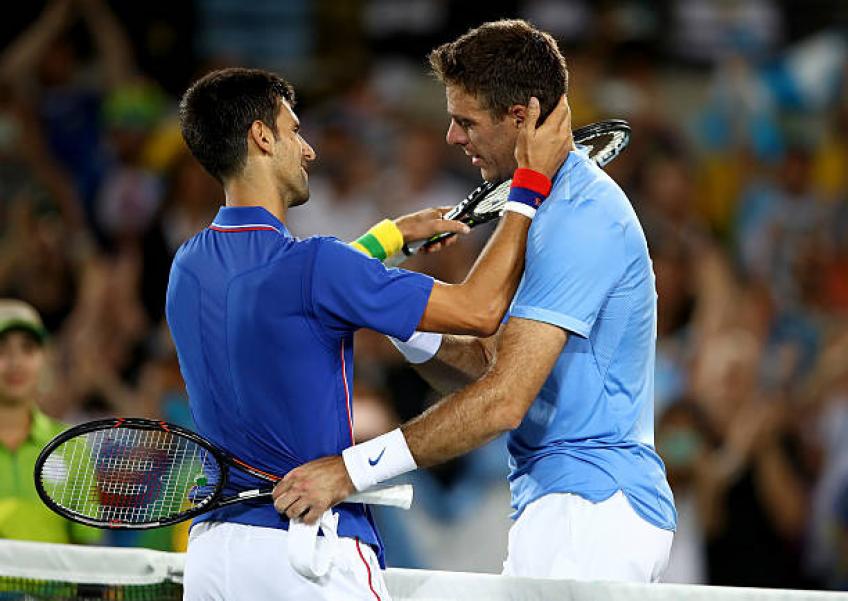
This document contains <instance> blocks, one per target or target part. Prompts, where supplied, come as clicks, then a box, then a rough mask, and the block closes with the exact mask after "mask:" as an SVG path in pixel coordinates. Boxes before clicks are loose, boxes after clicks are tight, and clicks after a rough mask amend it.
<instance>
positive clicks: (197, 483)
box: [35, 418, 412, 529]
mask: <svg viewBox="0 0 848 601" xmlns="http://www.w3.org/2000/svg"><path fill="white" fill-rule="evenodd" d="M233 468H235V469H238V470H241V471H242V472H245V473H248V474H250V475H252V476H255V477H257V478H260V479H262V480H265V481H267V482H269V483H271V484H269V486H267V487H264V488H257V489H253V490H246V491H243V492H240V493H238V494H237V495H234V496H230V497H224V487H225V486H226V484H227V475H228V473H229V471H230V469H233ZM279 480H280V476H276V475H274V474H270V473H268V472H266V471H263V470H260V469H257V468H255V467H252V466H250V465H247V464H246V463H244V462H242V461H239V460H238V459H236V458H235V457H233V456H231V455H230V454H228V453H227V452H226V451H224V450H222V449H221V448H219V447H217V446H215V445H213V444H212V443H210V442H209V441H207V440H206V439H204V438H203V437H202V436H200V435H199V434H196V433H194V432H192V431H191V430H187V429H185V428H181V427H179V426H175V425H173V424H169V423H167V422H162V421H153V420H148V419H140V418H114V419H103V420H98V421H93V422H89V423H85V424H81V425H79V426H76V427H73V428H71V429H69V430H66V431H64V432H62V433H61V434H59V435H58V436H57V437H56V438H54V439H53V440H51V441H50V442H49V443H48V444H47V446H46V447H44V449H43V450H42V451H41V454H40V455H39V456H38V459H37V461H36V462H35V489H36V490H37V491H38V495H39V496H40V497H41V500H42V501H44V504H45V505H47V506H48V507H49V508H50V509H52V510H53V511H55V512H56V513H58V514H59V515H62V516H64V517H66V518H68V519H71V520H74V521H76V522H80V523H82V524H86V525H88V526H95V527H97V528H116V529H145V528H158V527H160V526H168V525H170V524H175V523H177V522H181V521H183V520H187V519H190V518H192V517H194V516H196V515H199V514H201V513H205V512H207V511H210V510H212V509H215V508H217V507H223V506H225V505H231V504H232V503H240V502H242V501H247V500H249V499H267V500H268V502H270V501H271V491H272V489H273V484H274V483H276V482H278V481H279ZM345 501H346V502H351V503H371V504H376V505H393V506H396V507H403V508H407V509H408V508H409V506H410V504H411V503H412V487H411V486H410V485H400V486H390V487H384V488H377V489H374V490H370V491H365V492H362V493H357V494H355V495H352V496H351V497H348V498H347V499H346V500H345Z"/></svg>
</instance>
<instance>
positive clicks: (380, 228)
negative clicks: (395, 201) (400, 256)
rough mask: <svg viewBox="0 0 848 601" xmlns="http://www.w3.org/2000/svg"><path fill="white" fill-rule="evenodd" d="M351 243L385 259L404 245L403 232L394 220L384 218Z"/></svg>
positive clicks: (370, 254) (371, 254) (366, 252)
mask: <svg viewBox="0 0 848 601" xmlns="http://www.w3.org/2000/svg"><path fill="white" fill-rule="evenodd" d="M350 245H351V246H352V247H354V248H355V249H356V250H358V251H360V252H362V253H364V254H366V255H368V256H369V257H373V258H375V259H379V260H381V261H384V260H386V258H387V257H391V256H392V255H394V254H395V253H397V252H399V251H400V249H401V248H402V247H403V234H402V233H401V231H400V229H398V226H397V225H396V224H395V222H394V221H392V220H391V219H384V220H383V221H381V222H380V223H378V224H377V225H375V226H374V227H372V228H371V229H370V230H368V231H367V232H365V234H363V235H362V236H360V237H359V238H357V239H356V240H354V241H353V242H351V243H350Z"/></svg>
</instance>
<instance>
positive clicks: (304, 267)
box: [166, 69, 572, 600]
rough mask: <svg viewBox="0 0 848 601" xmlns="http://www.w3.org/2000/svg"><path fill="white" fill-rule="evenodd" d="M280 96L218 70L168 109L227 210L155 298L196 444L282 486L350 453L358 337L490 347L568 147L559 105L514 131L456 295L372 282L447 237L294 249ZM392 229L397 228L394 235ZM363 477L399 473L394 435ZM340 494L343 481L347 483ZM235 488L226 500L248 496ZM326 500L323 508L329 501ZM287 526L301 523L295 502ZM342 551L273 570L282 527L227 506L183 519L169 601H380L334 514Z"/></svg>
mask: <svg viewBox="0 0 848 601" xmlns="http://www.w3.org/2000/svg"><path fill="white" fill-rule="evenodd" d="M293 105H294V93H293V90H292V88H291V86H290V85H289V84H288V83H286V82H285V81H284V80H283V79H281V78H280V77H278V76H276V75H274V74H271V73H268V72H265V71H259V70H249V69H226V70H223V71H217V72H213V73H210V74H209V75H207V76H205V77H203V78H201V79H200V80H199V81H197V82H196V83H195V84H194V85H193V86H192V87H191V88H190V89H189V90H188V91H187V92H186V94H185V95H184V97H183V99H182V101H181V103H180V122H181V127H182V133H183V137H184V139H185V141H186V143H187V145H188V147H189V149H190V150H191V152H192V153H193V154H194V156H195V157H196V158H197V159H198V160H199V161H200V163H201V164H202V165H203V166H204V167H205V168H206V169H207V170H208V171H209V172H210V173H211V174H212V175H213V176H215V177H216V178H217V179H218V180H219V181H220V182H221V183H222V185H223V186H224V190H225V192H226V206H224V207H222V208H221V209H220V211H219V212H218V215H217V216H216V217H215V220H214V222H213V223H212V224H211V225H210V226H209V227H208V228H206V229H205V230H203V231H202V232H200V233H199V234H197V235H196V236H194V237H193V238H192V239H190V240H189V241H187V242H186V243H185V244H183V245H182V246H181V247H180V249H179V251H178V252H177V255H176V257H175V259H174V262H173V266H172V268H171V274H170V280H169V283H168V292H167V301H166V313H167V319H168V324H169V326H170V328H171V333H172V335H173V338H174V341H175V344H176V348H177V354H178V356H179V361H180V369H181V371H182V374H183V377H184V379H185V382H186V387H187V389H188V393H189V398H190V406H191V411H192V415H193V418H194V422H195V425H196V427H197V430H198V431H199V432H200V434H202V435H203V436H204V437H206V438H208V439H209V440H211V441H213V442H214V443H216V444H218V445H220V446H221V447H223V448H224V449H225V450H227V451H228V452H229V453H231V454H232V455H233V456H235V457H238V458H239V459H240V460H242V461H244V462H246V463H248V464H250V465H251V466H254V467H256V468H258V469H260V470H263V471H265V472H268V473H270V474H276V475H279V476H283V475H285V474H286V473H288V472H290V471H291V470H292V469H294V468H295V467H297V466H298V465H301V464H304V463H306V462H307V461H309V460H312V459H316V458H319V457H323V456H328V455H338V454H339V453H341V452H342V451H343V450H344V449H345V448H348V447H351V446H352V445H353V444H354V443H355V440H354V438H353V414H352V413H353V411H352V402H351V398H350V391H351V389H352V387H353V386H352V385H353V363H352V362H353V334H354V332H355V331H356V330H357V329H359V328H363V327H367V328H371V329H374V330H377V331H380V332H383V333H385V334H388V335H391V336H394V337H396V338H399V339H401V340H406V339H408V338H409V337H410V336H411V335H412V333H413V332H414V331H415V329H416V328H419V329H421V330H427V331H433V332H465V333H469V334H476V335H490V334H491V333H493V332H494V331H495V330H496V329H497V327H498V325H499V323H500V321H501V319H502V317H503V314H504V313H505V311H506V309H507V307H508V305H509V302H510V299H511V298H512V295H513V293H514V291H515V289H516V287H517V285H518V280H519V279H520V275H521V270H522V268H523V256H524V247H525V242H526V233H527V229H528V227H529V224H530V221H531V219H532V217H533V215H534V214H535V212H536V207H537V206H538V204H539V203H540V202H541V201H542V200H543V199H544V197H545V196H546V195H547V192H548V191H549V188H550V180H549V179H548V177H549V176H550V175H552V174H553V173H555V172H556V170H557V168H558V167H559V165H561V164H562V162H563V161H564V160H565V158H566V156H567V155H568V152H569V150H570V148H571V147H572V143H571V129H570V118H569V112H568V106H567V104H566V103H565V99H564V97H563V98H562V100H561V102H560V103H559V105H558V107H557V109H556V110H555V111H554V112H553V113H551V115H550V116H549V117H548V118H547V120H546V121H545V123H544V125H542V126H540V127H539V128H538V129H537V128H536V123H537V119H538V118H539V113H540V109H539V104H538V102H537V101H535V100H534V101H533V102H531V104H530V106H529V107H523V108H522V109H521V111H520V114H519V115H517V118H516V119H515V120H514V121H513V125H512V127H513V129H515V131H516V134H515V135H514V137H513V139H514V144H513V149H514V150H513V152H514V153H515V158H514V159H513V161H514V162H516V163H517V164H518V165H519V166H520V167H521V169H518V170H517V171H516V173H515V178H514V185H513V190H512V192H511V195H510V198H511V202H510V203H508V204H507V207H506V209H507V212H506V214H505V216H504V218H503V219H502V220H501V223H500V225H499V227H498V229H497V231H496V232H495V233H494V235H493V237H492V239H491V240H490V242H489V244H488V245H487V247H486V248H485V249H484V251H483V254H482V256H481V258H480V260H479V261H478V263H477V264H476V265H475V267H474V269H473V270H472V272H471V273H470V274H469V276H468V278H467V279H466V280H465V282H463V283H462V284H458V285H448V284H443V283H441V282H434V281H433V279H432V278H430V277H426V276H423V275H421V274H417V273H412V272H407V271H402V270H397V269H386V268H385V267H384V266H383V264H382V263H381V262H380V261H379V260H376V259H375V258H369V257H368V256H366V255H365V254H364V252H367V253H368V254H372V255H374V256H375V257H378V258H383V257H384V256H386V255H389V254H391V253H392V252H394V251H395V250H399V249H400V247H401V245H402V244H403V243H404V242H411V241H413V240H415V239H424V238H427V237H429V236H431V235H432V234H434V233H436V232H439V231H452V232H459V231H462V230H463V229H464V226H462V225H460V224H457V223H448V222H446V221H445V220H442V219H440V218H438V219H433V217H434V216H435V217H440V214H439V213H438V212H436V213H435V214H434V213H427V212H424V213H421V214H417V215H413V216H408V217H407V218H403V219H401V220H399V222H398V223H399V225H397V224H394V223H392V222H388V223H386V222H384V223H382V224H379V225H378V226H376V227H375V228H374V229H373V230H372V231H371V232H369V233H368V234H366V235H365V236H363V237H362V238H360V240H358V241H357V242H356V243H355V245H354V246H355V248H354V247H352V246H351V245H348V244H344V243H341V242H339V241H338V240H336V239H335V238H322V237H315V238H309V239H306V240H298V239H296V238H294V237H293V236H292V235H291V234H290V233H289V231H288V229H287V228H286V225H285V223H286V216H287V212H288V210H289V208H291V207H294V206H297V205H300V204H303V203H305V202H306V201H307V199H308V198H309V188H308V175H307V169H308V167H309V164H310V163H311V162H312V161H313V160H314V159H315V152H314V151H313V149H312V147H311V146H309V144H308V143H307V142H306V141H305V140H304V139H303V137H302V136H301V135H300V130H299V121H298V119H297V116H296V115H295V113H294V111H293ZM401 226H402V227H401ZM390 438H391V439H392V441H393V442H392V446H391V448H390V449H387V450H386V451H385V452H384V453H383V454H382V455H380V457H379V458H378V459H376V460H375V461H374V465H379V467H380V470H382V471H381V473H386V474H392V473H400V472H403V471H406V470H409V469H412V468H414V467H415V463H414V461H413V459H412V456H411V455H410V453H409V450H408V448H407V447H406V443H405V442H404V438H403V435H402V434H401V433H400V431H396V432H395V433H394V434H392V435H391V436H390ZM345 478H346V476H345ZM258 485H261V482H255V481H252V480H251V479H250V477H248V476H242V475H239V474H237V473H233V474H232V477H231V480H230V482H229V483H228V486H229V488H230V490H229V491H228V492H236V491H239V490H245V489H250V488H255V487H256V486H258ZM340 500H341V499H334V501H336V502H337V501H340ZM284 509H285V510H287V511H288V514H289V515H292V516H293V517H300V518H303V520H311V521H314V519H312V513H311V512H312V510H311V508H310V507H309V506H302V505H301V504H299V502H298V501H297V500H295V501H294V502H293V503H292V504H291V505H290V506H286V507H284ZM335 511H336V514H337V516H338V525H337V532H338V535H339V536H340V543H339V544H340V547H339V551H338V554H337V556H336V557H335V558H334V559H335V563H334V564H333V567H332V568H331V570H330V571H329V572H328V573H327V575H326V576H325V577H323V578H320V579H309V578H304V577H302V576H301V575H300V574H298V573H296V572H295V571H293V569H292V566H291V565H290V564H289V562H288V560H287V543H288V536H287V529H288V526H289V520H288V518H287V517H286V516H285V515H281V514H280V513H278V512H277V511H275V508H274V506H273V505H272V504H271V503H268V502H265V503H257V504H250V503H240V504H236V505H232V506H229V507H225V508H221V509H218V510H214V511H211V512H209V513H207V514H205V515H204V516H203V517H201V518H198V520H197V521H196V522H195V524H194V525H193V527H192V530H191V535H190V540H189V547H188V552H187V559H186V571H185V598H186V599H188V600H199V599H204V600H208V599H215V600H218V599H220V600H224V599H283V598H284V599H310V600H314V599H328V600H329V599H345V600H349V599H384V600H385V599H388V594H387V592H386V590H385V586H384V585H383V580H382V576H381V572H380V568H381V567H382V550H381V543H380V539H379V536H378V534H377V531H376V529H375V527H374V523H373V521H372V519H371V516H370V513H369V512H368V509H367V507H366V506H364V505H362V504H353V503H342V504H341V505H339V506H338V508H337V509H336V510H335Z"/></svg>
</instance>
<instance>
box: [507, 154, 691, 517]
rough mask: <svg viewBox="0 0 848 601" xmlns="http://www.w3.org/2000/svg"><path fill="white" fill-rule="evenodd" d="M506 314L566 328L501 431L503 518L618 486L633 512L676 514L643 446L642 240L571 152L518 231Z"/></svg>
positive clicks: (647, 363)
mask: <svg viewBox="0 0 848 601" xmlns="http://www.w3.org/2000/svg"><path fill="white" fill-rule="evenodd" d="M510 317H521V318H524V319H532V320H535V321H542V322H545V323H550V324H553V325H555V326H559V327H561V328H563V329H565V330H568V332H569V336H568V342H567V343H566V345H565V347H564V348H563V350H562V353H561V354H560V356H559V359H557V362H556V364H555V365H554V367H553V369H552V370H551V373H550V375H549V376H548V379H547V380H546V381H545V383H544V385H543V386H542V389H541V391H540V392H539V395H538V396H537V397H536V399H535V401H534V402H533V404H532V406H531V407H530V409H529V410H528V412H527V415H526V416H525V417H524V420H523V421H522V422H521V425H520V426H519V427H518V428H517V429H516V430H514V431H513V432H511V433H510V435H509V440H508V448H509V453H510V476H509V481H510V489H511V492H512V505H513V508H514V509H515V515H514V517H516V518H517V517H518V516H519V515H520V514H521V512H522V511H523V510H524V508H525V507H526V506H527V505H528V504H529V503H532V502H533V501H535V500H536V499H538V498H539V497H541V496H543V495H546V494H549V493H574V494H577V495H579V496H581V497H583V498H585V499H587V500H589V501H592V502H599V501H602V500H604V499H607V498H609V497H610V496H611V495H613V494H614V493H615V492H616V491H618V490H621V491H623V492H624V495H625V496H626V497H627V499H628V501H629V502H630V504H631V506H632V507H633V509H634V510H635V511H636V513H637V514H639V515H640V516H641V517H642V518H644V519H645V520H647V521H648V522H650V523H651V524H654V525H655V526H658V527H660V528H663V529H666V530H674V529H675V527H676V522H677V513H676V511H675V509H674V499H673V497H672V494H671V488H670V487H669V485H668V482H667V480H666V475H665V467H664V466H663V463H662V460H661V459H660V457H659V456H658V455H657V453H656V450H655V449H654V349H655V343H656V324H657V295H656V290H655V283H654V273H653V269H652V265H651V259H650V257H649V256H648V245H647V242H646V241H645V235H644V233H643V232H642V227H641V225H640V224H639V220H638V219H637V217H636V214H635V212H634V211H633V207H632V206H631V205H630V202H629V201H628V200H627V197H626V196H625V194H624V192H622V190H621V188H619V187H618V185H617V184H616V183H615V182H614V181H613V180H612V179H611V178H610V177H609V176H608V175H607V174H606V173H604V172H603V171H602V170H601V169H600V168H599V167H598V166H597V165H595V164H594V162H592V161H591V160H590V159H589V158H588V157H587V155H586V154H585V151H584V150H582V149H580V150H578V151H576V152H571V153H570V154H569V156H568V160H567V161H566V162H565V164H564V165H563V166H562V167H561V168H560V170H559V172H558V173H557V175H556V176H555V178H554V180H553V188H552V190H551V194H550V195H549V196H548V199H547V200H546V201H545V203H544V204H543V205H542V206H541V208H540V209H539V211H538V213H537V214H536V217H535V219H534V220H533V224H532V226H531V227H530V233H529V236H528V239H527V256H526V263H525V268H524V276H523V278H522V280H521V284H520V286H519V288H518V292H517V293H516V296H515V298H514V300H513V305H512V307H511V309H510Z"/></svg>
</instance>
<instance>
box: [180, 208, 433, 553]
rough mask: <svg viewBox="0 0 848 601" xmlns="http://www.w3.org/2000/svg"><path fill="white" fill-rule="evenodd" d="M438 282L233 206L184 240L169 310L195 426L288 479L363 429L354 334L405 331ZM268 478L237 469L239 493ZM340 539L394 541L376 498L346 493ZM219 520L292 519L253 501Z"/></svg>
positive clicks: (277, 523) (280, 524)
mask: <svg viewBox="0 0 848 601" xmlns="http://www.w3.org/2000/svg"><path fill="white" fill-rule="evenodd" d="M432 287H433V280H432V278H430V277H427V276H424V275H421V274H417V273H412V272H408V271H402V270H398V269H387V268H385V267H384V266H383V264H382V263H380V261H378V260H376V259H370V258H368V257H366V256H365V255H363V254H361V253H360V252H358V251H356V250H354V249H353V248H351V247H349V246H348V245H347V244H344V243H342V242H340V241H338V240H336V239H335V238H325V237H314V238H308V239H305V240H297V239H295V238H294V237H292V236H291V235H290V234H289V232H288V230H287V229H286V227H285V225H283V223H282V222H280V221H279V220H278V219H277V218H276V217H274V216H273V215H272V214H271V213H269V212H268V211H266V210H265V209H264V208H261V207H223V208H221V210H220V211H219V212H218V215H217V217H216V218H215V221H214V223H213V224H212V225H210V226H209V227H208V228H207V229H205V230H203V231H202V232H200V233H199V234H197V235H196V236H194V237H193V238H191V239H190V240H188V241H187V242H186V243H185V244H183V245H182V246H181V247H180V249H179V251H178V252H177V254H176V257H175V258H174V262H173V265H172V267H171V275H170V279H169V282H168V293H167V301H166V315H167V319H168V325H169V326H170V328H171V334H172V336H173V338H174V342H175V343H176V347H177V355H178V356H179V362H180V370H181V371H182V374H183V378H184V379H185V383H186V388H187V389H188V394H189V399H190V406H191V412H192V416H193V418H194V423H195V426H196V428H197V431H198V432H199V433H200V434H201V435H202V436H204V437H206V438H208V439H209V440H210V441H212V442H213V443H215V444H217V445H219V446H220V447H222V448H223V449H225V450H226V451H228V452H229V453H231V454H232V455H233V456H235V457H236V458H238V459H240V460H241V461H244V462H245V463H248V464H250V465H251V466H253V467H256V468H258V469H260V470H263V471H265V472H269V473H271V474H275V475H278V476H280V477H282V476H283V475H285V474H286V473H287V472H289V471H290V470H291V469H293V468H295V467H297V466H298V465H301V464H303V463H306V462H308V461H311V460H313V459H317V458H319V457H324V456H327V455H339V454H341V452H342V450H343V449H345V448H347V447H349V446H351V445H352V444H354V440H353V406H352V398H351V392H352V390H353V333H354V332H355V331H356V330H358V329H359V328H371V329H373V330H377V331H378V332H382V333H384V334H389V335H391V336H395V337H397V338H400V339H403V340H406V339H407V338H409V337H410V336H411V335H412V333H413V332H414V331H415V328H416V326H417V325H418V322H419V321H420V320H421V316H422V315H423V314H424V309H425V307H426V306H427V301H428V299H429V296H430V292H431V290H432ZM261 486H267V483H266V482H263V481H261V480H257V479H255V478H253V477H252V476H248V475H245V474H243V473H241V472H240V471H236V470H232V471H231V472H230V482H229V485H228V490H227V493H232V492H236V491H241V490H248V489H252V488H256V487H261ZM335 511H337V512H338V513H339V528H338V532H339V535H340V536H348V537H356V538H359V539H360V540H362V541H363V542H365V543H368V544H371V545H374V546H375V548H376V549H377V552H378V556H379V557H380V559H381V562H382V543H381V542H380V538H379V535H378V534H377V530H376V528H375V527H374V523H373V520H372V518H371V515H370V513H369V511H368V508H367V507H366V506H365V505H363V504H361V503H356V504H353V503H343V504H341V505H339V506H338V507H336V509H335ZM204 520H215V521H225V522H237V523H241V524H251V525H255V526H265V527H271V528H283V529H286V528H287V527H288V520H287V519H286V518H285V516H282V515H281V514H279V513H277V511H276V510H275V509H274V507H273V505H272V504H271V503H270V502H268V501H267V500H266V501H264V502H259V501H257V502H255V503H251V502H244V503H238V504H235V505H231V506H229V507H225V508H222V509H218V510H215V511H212V512H210V513H207V514H205V515H203V516H201V517H199V518H197V520H196V522H199V521H204Z"/></svg>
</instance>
